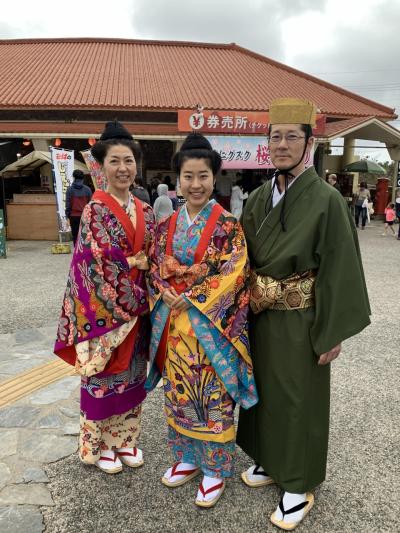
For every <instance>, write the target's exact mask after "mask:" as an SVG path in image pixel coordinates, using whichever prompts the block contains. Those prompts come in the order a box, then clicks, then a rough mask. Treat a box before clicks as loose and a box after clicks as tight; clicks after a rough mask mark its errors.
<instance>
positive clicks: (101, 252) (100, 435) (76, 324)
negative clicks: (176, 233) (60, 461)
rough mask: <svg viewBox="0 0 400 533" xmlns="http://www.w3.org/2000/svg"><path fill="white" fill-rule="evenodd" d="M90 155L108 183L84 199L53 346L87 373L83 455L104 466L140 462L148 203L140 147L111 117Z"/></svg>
mask: <svg viewBox="0 0 400 533" xmlns="http://www.w3.org/2000/svg"><path fill="white" fill-rule="evenodd" d="M92 154H93V156H94V157H95V158H96V160H97V161H98V162H99V163H100V164H101V166H102V170H103V172H104V174H105V177H106V179H107V184H108V185H107V190H106V191H99V190H98V191H96V192H95V193H94V195H93V197H92V200H91V202H90V203H89V204H87V205H86V207H85V209H84V211H83V215H82V220H81V226H80V232H79V236H78V240H77V243H76V246H75V251H74V255H73V258H72V262H71V268H70V272H69V277H68V282H67V288H66V292H65V296H64V301H63V306H62V312H61V318H60V322H59V327H58V333H57V341H56V345H55V348H54V351H55V353H56V354H57V355H58V356H59V357H61V358H62V359H64V360H65V361H67V362H68V363H70V364H72V365H74V366H75V369H76V371H77V372H78V373H79V374H80V375H81V376H82V381H81V419H80V439H79V456H80V459H81V460H82V461H83V462H84V463H86V464H95V465H96V466H97V467H98V468H100V469H101V470H103V471H104V472H106V473H109V474H113V473H117V472H120V471H121V470H122V464H123V463H124V464H125V465H127V466H130V467H138V466H141V465H142V464H143V454H142V451H141V450H140V449H139V448H137V447H136V440H137V438H138V436H139V433H140V421H141V405H142V402H143V400H144V398H145V396H146V392H145V389H144V382H145V379H146V368H147V358H148V348H149V316H148V312H149V308H148V297H147V290H146V279H145V275H146V271H147V270H148V261H147V252H148V249H149V246H150V242H151V240H152V236H153V227H154V217H153V212H152V209H151V207H150V206H148V205H147V204H145V203H143V202H141V201H140V200H139V199H138V198H135V197H133V196H132V195H131V194H130V192H129V187H130V186H131V184H132V183H133V180H134V178H135V175H136V162H137V160H138V159H139V158H140V148H139V146H138V144H137V143H135V142H134V141H133V139H132V136H131V135H130V133H129V132H128V131H127V130H126V129H125V128H124V127H123V126H122V125H121V124H119V123H118V122H109V123H107V125H106V129H105V131H104V132H103V134H102V136H101V138H100V141H99V142H97V143H96V144H95V145H94V147H93V148H92Z"/></svg>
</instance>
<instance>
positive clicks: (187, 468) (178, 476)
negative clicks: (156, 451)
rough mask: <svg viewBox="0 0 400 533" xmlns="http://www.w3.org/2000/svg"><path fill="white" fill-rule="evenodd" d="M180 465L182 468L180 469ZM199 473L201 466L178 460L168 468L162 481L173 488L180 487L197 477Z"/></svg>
mask: <svg viewBox="0 0 400 533" xmlns="http://www.w3.org/2000/svg"><path fill="white" fill-rule="evenodd" d="M179 467H181V468H180V469H179ZM199 473H200V468H198V467H197V466H195V465H188V464H187V463H181V462H180V461H178V462H177V463H175V464H174V465H173V466H172V467H171V468H168V470H167V471H166V472H165V474H164V476H163V477H162V478H161V483H163V484H164V485H166V486H167V487H171V488H173V487H180V486H181V485H184V484H185V483H187V482H188V481H190V480H191V479H193V478H195V477H196V476H197V475H198V474H199Z"/></svg>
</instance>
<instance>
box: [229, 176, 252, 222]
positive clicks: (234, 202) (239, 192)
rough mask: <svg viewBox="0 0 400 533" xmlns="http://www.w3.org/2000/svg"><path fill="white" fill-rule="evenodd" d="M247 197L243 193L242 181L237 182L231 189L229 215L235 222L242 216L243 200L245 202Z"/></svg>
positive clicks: (246, 194) (245, 193)
mask: <svg viewBox="0 0 400 533" xmlns="http://www.w3.org/2000/svg"><path fill="white" fill-rule="evenodd" d="M248 197H249V195H248V193H247V192H244V191H243V182H242V180H239V181H237V182H236V183H235V185H234V186H233V187H232V194H231V213H232V215H233V216H234V217H235V218H236V219H237V220H239V219H240V217H241V215H242V211H243V200H246V199H247V198H248Z"/></svg>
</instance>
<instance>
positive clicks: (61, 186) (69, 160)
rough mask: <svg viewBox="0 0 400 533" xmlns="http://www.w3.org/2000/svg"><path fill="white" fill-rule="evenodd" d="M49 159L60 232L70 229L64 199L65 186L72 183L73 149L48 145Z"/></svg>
mask: <svg viewBox="0 0 400 533" xmlns="http://www.w3.org/2000/svg"><path fill="white" fill-rule="evenodd" d="M50 153H51V161H52V164H53V172H54V180H55V184H56V199H57V210H58V218H59V229H60V231H61V232H67V231H70V225H69V220H68V219H67V217H66V215H65V200H66V193H67V188H68V187H69V185H71V183H72V173H73V171H74V151H73V150H64V149H62V148H54V147H53V146H50Z"/></svg>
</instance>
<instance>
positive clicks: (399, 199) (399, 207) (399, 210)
mask: <svg viewBox="0 0 400 533" xmlns="http://www.w3.org/2000/svg"><path fill="white" fill-rule="evenodd" d="M396 217H397V221H398V223H399V232H398V234H397V239H398V240H399V241H400V189H398V191H397V193H396Z"/></svg>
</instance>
